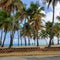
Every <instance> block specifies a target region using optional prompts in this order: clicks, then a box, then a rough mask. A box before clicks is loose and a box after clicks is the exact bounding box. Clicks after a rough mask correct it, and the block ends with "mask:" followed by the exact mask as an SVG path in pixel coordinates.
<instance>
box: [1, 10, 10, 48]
mask: <svg viewBox="0 0 60 60" xmlns="http://www.w3.org/2000/svg"><path fill="white" fill-rule="evenodd" d="M0 17H1V20H0V26H3V29H4V32H5V35H4V40H3V43H2V47H3V46H4V42H5V39H6V34H7V31H8V30H9V26H10V24H11V23H10V20H11V17H10V15H8V13H7V11H4V10H1V11H0Z"/></svg>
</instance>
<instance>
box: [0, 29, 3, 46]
mask: <svg viewBox="0 0 60 60" xmlns="http://www.w3.org/2000/svg"><path fill="white" fill-rule="evenodd" d="M2 35H3V30H2V31H1V37H0V45H1V46H2Z"/></svg>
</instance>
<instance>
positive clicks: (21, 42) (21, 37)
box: [20, 37, 22, 46]
mask: <svg viewBox="0 0 60 60" xmlns="http://www.w3.org/2000/svg"><path fill="white" fill-rule="evenodd" d="M20 39H21V46H22V37H20Z"/></svg>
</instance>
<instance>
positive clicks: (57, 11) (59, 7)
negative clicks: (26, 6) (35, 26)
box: [44, 3, 60, 22]
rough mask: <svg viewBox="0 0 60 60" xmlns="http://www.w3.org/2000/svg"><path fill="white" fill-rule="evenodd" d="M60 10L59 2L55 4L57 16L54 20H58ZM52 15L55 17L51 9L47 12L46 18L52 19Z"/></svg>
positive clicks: (47, 19) (46, 19)
mask: <svg viewBox="0 0 60 60" xmlns="http://www.w3.org/2000/svg"><path fill="white" fill-rule="evenodd" d="M59 12H60V4H59V3H57V5H56V6H55V17H54V19H55V20H54V22H58V20H57V19H56V17H57V16H59ZM52 17H53V11H50V12H48V13H46V17H45V18H44V20H45V21H46V22H47V21H52Z"/></svg>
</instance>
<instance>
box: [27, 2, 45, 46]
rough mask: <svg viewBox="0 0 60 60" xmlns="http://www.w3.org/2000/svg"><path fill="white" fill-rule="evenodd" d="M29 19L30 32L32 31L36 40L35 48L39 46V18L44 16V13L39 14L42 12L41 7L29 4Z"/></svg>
mask: <svg viewBox="0 0 60 60" xmlns="http://www.w3.org/2000/svg"><path fill="white" fill-rule="evenodd" d="M29 9H30V11H31V12H30V19H29V20H28V22H29V23H30V24H31V28H32V31H34V34H33V35H34V36H35V38H36V39H37V46H39V43H38V31H39V30H40V29H41V27H40V24H41V20H42V19H41V18H42V17H44V16H45V14H44V13H41V11H44V8H43V7H40V6H39V4H37V3H33V2H31V4H30V8H29Z"/></svg>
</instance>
